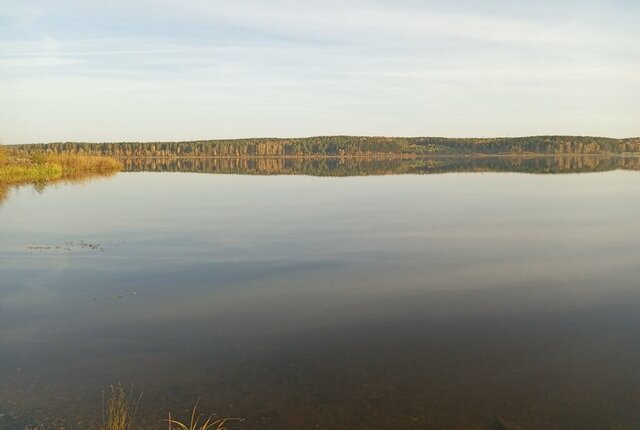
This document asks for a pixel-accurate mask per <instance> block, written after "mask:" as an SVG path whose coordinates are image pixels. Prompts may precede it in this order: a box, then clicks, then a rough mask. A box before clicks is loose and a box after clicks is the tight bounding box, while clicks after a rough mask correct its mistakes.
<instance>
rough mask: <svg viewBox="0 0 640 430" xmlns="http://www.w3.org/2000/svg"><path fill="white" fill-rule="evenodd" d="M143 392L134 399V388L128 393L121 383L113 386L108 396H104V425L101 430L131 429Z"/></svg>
mask: <svg viewBox="0 0 640 430" xmlns="http://www.w3.org/2000/svg"><path fill="white" fill-rule="evenodd" d="M141 398H142V393H140V395H139V396H138V397H137V398H135V399H134V397H133V388H132V389H131V390H130V391H129V393H127V391H126V390H125V389H124V387H123V386H122V385H121V384H118V385H116V386H113V385H112V386H111V392H110V393H109V394H108V397H106V396H105V394H104V393H103V398H102V427H101V428H100V430H131V429H132V428H133V423H134V421H135V418H136V413H137V411H138V405H139V404H140V399H141Z"/></svg>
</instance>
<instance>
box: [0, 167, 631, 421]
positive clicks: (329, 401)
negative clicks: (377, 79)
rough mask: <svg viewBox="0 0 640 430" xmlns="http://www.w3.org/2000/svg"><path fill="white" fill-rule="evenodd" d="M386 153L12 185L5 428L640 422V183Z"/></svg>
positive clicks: (6, 265) (1, 382)
mask: <svg viewBox="0 0 640 430" xmlns="http://www.w3.org/2000/svg"><path fill="white" fill-rule="evenodd" d="M201 163H202V162H201ZM288 163H290V164H291V163H292V162H291V161H290V162H288ZM377 163H378V164H376V166H377V167H376V168H377V169H378V170H374V171H373V173H385V175H383V176H377V175H363V176H349V175H350V174H354V169H356V171H359V172H361V173H363V172H362V169H361V166H356V167H353V166H347V167H348V168H346V169H342V170H341V172H342V173H341V174H339V175H338V177H331V175H323V174H322V172H326V169H329V170H330V169H331V168H334V169H335V168H337V167H336V166H333V167H332V166H331V165H329V166H320V167H318V166H316V165H313V166H311V167H309V166H307V167H306V168H305V169H306V170H304V169H303V170H300V169H301V168H298V169H299V170H296V167H295V166H289V167H287V165H286V162H283V163H282V166H280V165H277V163H276V165H275V167H274V166H273V165H268V166H266V167H265V169H267V170H269V171H268V172H265V171H264V169H263V170H260V167H259V166H258V167H255V166H254V168H253V170H251V171H250V172H249V173H252V174H250V175H242V174H225V173H219V174H199V173H186V172H184V170H192V171H199V170H200V171H202V169H198V168H197V166H196V167H193V165H192V164H193V163H192V164H189V166H187V168H181V167H180V166H175V165H173V167H171V166H168V167H167V165H165V166H164V167H162V166H160V167H158V166H157V165H156V164H154V162H151V163H148V164H144V163H142V164H141V163H140V162H137V161H136V162H131V163H129V164H128V169H129V170H174V171H172V172H164V173H157V172H148V171H146V172H125V173H120V174H118V175H116V176H114V177H112V178H107V179H97V180H95V181H91V182H87V183H84V184H70V185H56V186H52V187H48V188H46V189H45V190H44V192H43V193H42V194H41V193H39V192H37V191H34V190H33V189H31V188H29V187H27V188H20V189H17V190H12V191H11V192H10V195H9V196H8V198H7V199H6V201H4V202H3V203H2V206H0V428H3V429H12V428H24V425H26V424H30V425H32V424H36V423H39V422H41V423H45V424H46V425H48V426H58V427H60V426H64V427H65V428H67V429H68V428H77V429H82V428H95V427H93V426H95V425H96V423H99V422H100V420H101V402H102V393H103V391H104V390H106V389H108V387H109V385H111V384H116V383H118V382H121V383H122V384H124V385H125V386H126V387H130V386H131V385H133V389H134V391H135V392H140V391H143V392H144V394H143V397H142V401H141V406H140V410H139V412H138V423H139V424H141V425H142V426H143V427H144V428H152V427H154V426H157V427H158V428H165V427H166V424H162V423H161V422H160V420H161V419H163V418H166V416H167V413H168V412H169V411H171V412H172V414H173V415H178V416H179V417H184V416H186V415H187V414H188V411H189V410H190V409H191V407H192V406H193V405H194V403H195V402H196V401H197V400H198V399H200V403H199V408H200V409H201V410H202V411H203V412H215V413H216V414H218V415H219V416H233V417H242V418H245V419H246V421H244V422H239V423H231V424H230V425H229V429H230V430H233V429H258V428H259V429H279V430H283V429H284V430H289V429H316V428H319V429H323V428H324V429H352V430H353V429H390V428H393V429H500V428H513V429H516V428H522V429H529V430H530V429H581V430H587V429H594V430H595V429H598V430H601V429H635V428H639V427H640V342H638V334H639V333H640V224H639V223H638V220H639V219H640V172H637V171H625V170H619V169H621V168H624V167H625V166H621V165H618V164H615V163H613V164H611V163H609V164H607V163H605V164H598V166H593V165H589V164H587V165H585V164H584V163H580V165H579V166H577V167H576V166H575V165H572V169H574V170H571V169H566V168H564V167H562V166H565V165H564V164H562V165H561V166H560V167H558V165H557V164H554V166H555V169H553V168H552V169H551V171H556V172H557V171H561V172H564V171H567V170H568V171H581V172H586V173H580V174H577V173H569V174H549V175H542V174H524V173H514V172H500V173H498V172H481V171H473V170H485V169H486V168H488V167H487V166H488V165H486V163H485V164H484V165H481V166H480V168H474V166H475V167H477V166H476V165H475V164H474V165H472V166H469V162H466V163H467V164H466V167H465V165H464V163H465V162H462V163H463V167H461V168H456V169H450V170H447V169H446V168H442V165H433V164H430V165H428V166H427V167H424V166H422V168H420V166H418V167H416V166H415V163H414V165H411V166H409V167H408V168H403V170H402V173H426V171H425V169H427V168H428V169H431V170H433V171H434V172H435V173H440V172H442V171H452V170H453V171H458V173H446V174H434V175H428V174H404V175H395V174H389V173H394V172H396V171H397V170H394V167H393V166H391V167H390V166H388V165H379V163H383V162H382V161H380V162H377ZM632 163H635V164H637V159H636V160H635V161H632ZM161 164H162V163H161ZM213 164H215V163H213ZM227 164H228V163H227ZM329 164H331V163H329ZM543 164H544V163H543ZM154 166H155V167H154ZM216 166H217V167H216ZM405 166H406V165H405ZM434 166H435V167H434ZM483 166H484V167H483ZM492 166H493V164H492ZM520 166H521V167H522V164H520ZM537 166H538V165H537ZM545 166H546V167H545ZM245 167H247V166H245ZM249 167H251V166H249ZM342 167H344V166H342ZM526 167H527V166H525V167H522V168H518V169H517V170H522V171H526ZM529 167H530V166H529ZM552 167H553V166H552ZM565 167H566V166H565ZM238 168H239V167H238V166H236V165H233V166H229V165H225V166H218V165H214V166H213V167H211V166H209V167H207V168H206V169H205V171H209V172H215V171H217V170H223V171H226V172H227V173H229V171H235V170H236V169H238ZM225 169H226V170H225ZM278 169H280V170H278ZM282 169H285V170H284V172H286V173H289V175H277V174H273V173H282V172H283V170H282ZM314 169H315V170H314ZM323 169H324V170H323ZM358 169H360V170H358ZM428 169H427V170H428ZM536 169H537V171H540V170H541V169H542V171H549V170H550V169H549V165H548V163H547V164H544V165H543V166H542V167H540V166H538V167H536ZM180 170H183V171H180ZM365 170H366V169H365ZM460 170H462V171H467V172H463V173H461V172H459V171H460ZM469 170H471V172H469ZM507 170H509V169H507ZM534 170H535V169H534ZM590 170H593V172H591V173H589V171H590ZM595 170H606V171H602V172H595ZM266 173H270V175H267V176H263V175H264V174H266ZM296 173H307V174H308V173H313V174H319V175H321V176H302V175H299V174H296ZM364 173H366V172H364ZM358 175H359V174H358ZM501 421H502V424H500V422H501ZM508 423H514V424H513V426H512V427H508V426H509V424H508ZM516 426H519V427H516Z"/></svg>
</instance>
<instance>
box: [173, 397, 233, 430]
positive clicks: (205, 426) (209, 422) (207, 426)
mask: <svg viewBox="0 0 640 430" xmlns="http://www.w3.org/2000/svg"><path fill="white" fill-rule="evenodd" d="M197 409H198V402H196V404H195V405H194V406H193V410H192V411H191V419H190V420H189V421H188V422H187V421H185V422H180V421H178V420H175V419H173V418H172V417H171V413H169V419H168V420H167V422H168V423H169V429H168V430H227V428H226V424H227V423H228V422H232V421H243V420H242V419H241V418H220V419H214V417H215V415H213V414H211V415H209V417H208V418H206V419H205V415H203V414H198V413H197Z"/></svg>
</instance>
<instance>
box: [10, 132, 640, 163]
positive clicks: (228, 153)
mask: <svg viewBox="0 0 640 430" xmlns="http://www.w3.org/2000/svg"><path fill="white" fill-rule="evenodd" d="M12 148H13V149H14V150H16V151H24V152H32V151H42V152H46V153H71V154H84V155H108V156H113V157H120V158H128V157H145V158H148V157H160V158H163V157H234V158H245V157H361V156H364V157H371V156H385V157H398V156H409V157H411V156H426V155H440V154H442V155H446V154H491V155H497V154H576V155H577V154H580V155H599V154H602V155H622V154H632V153H640V138H629V139H611V138H604V137H585V136H532V137H504V138H444V137H364V136H319V137H307V138H290V139H283V138H259V139H228V140H195V141H183V142H110V143H106V142H105V143H86V142H56V143H47V144H30V145H13V146H12Z"/></svg>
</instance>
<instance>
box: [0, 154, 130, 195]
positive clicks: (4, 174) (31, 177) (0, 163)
mask: <svg viewBox="0 0 640 430" xmlns="http://www.w3.org/2000/svg"><path fill="white" fill-rule="evenodd" d="M122 167H123V165H122V163H121V162H120V161H119V160H117V159H115V158H112V157H108V156H95V155H85V154H69V153H53V152H44V151H39V150H31V151H29V152H26V151H17V150H15V149H10V150H6V149H5V148H2V147H0V201H2V200H3V198H4V197H6V195H7V194H8V192H9V188H10V187H12V186H19V185H25V184H34V185H35V186H36V187H37V188H38V189H42V188H43V187H44V186H46V185H47V184H49V183H53V182H61V181H63V182H64V181H69V182H74V181H82V180H85V179H88V178H91V177H94V176H108V175H112V174H115V173H116V172H118V171H120V170H121V169H122Z"/></svg>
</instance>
